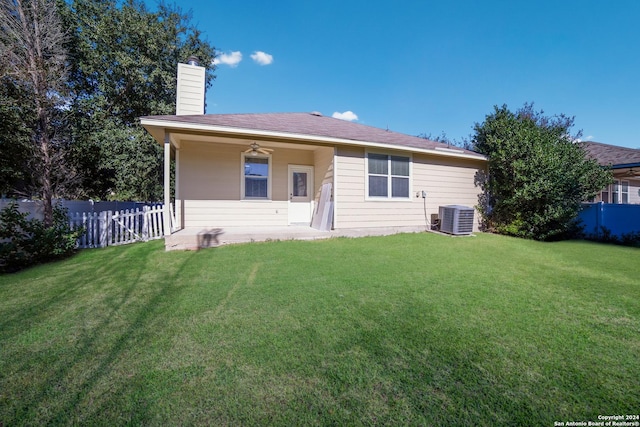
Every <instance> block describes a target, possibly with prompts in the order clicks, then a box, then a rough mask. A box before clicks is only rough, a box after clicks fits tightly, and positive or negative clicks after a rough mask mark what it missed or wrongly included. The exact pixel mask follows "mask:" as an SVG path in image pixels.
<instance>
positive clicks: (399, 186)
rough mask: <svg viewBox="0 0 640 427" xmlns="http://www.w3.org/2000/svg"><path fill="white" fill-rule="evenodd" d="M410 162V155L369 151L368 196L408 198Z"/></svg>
mask: <svg viewBox="0 0 640 427" xmlns="http://www.w3.org/2000/svg"><path fill="white" fill-rule="evenodd" d="M410 164H411V159H410V158H409V157H404V156H392V155H387V154H377V153H368V154H367V184H368V185H367V188H368V190H367V191H368V194H367V195H368V197H369V198H376V199H377V198H386V199H408V198H409V187H410V186H409V180H410V176H409V175H410Z"/></svg>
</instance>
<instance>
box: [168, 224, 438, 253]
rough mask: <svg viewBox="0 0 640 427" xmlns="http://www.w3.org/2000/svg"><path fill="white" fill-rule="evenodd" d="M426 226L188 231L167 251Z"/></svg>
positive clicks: (170, 242) (372, 233) (412, 229)
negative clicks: (321, 229) (325, 229)
mask: <svg viewBox="0 0 640 427" xmlns="http://www.w3.org/2000/svg"><path fill="white" fill-rule="evenodd" d="M424 231H427V229H426V227H375V228H373V227H372V228H352V229H342V230H331V231H320V230H316V229H314V228H311V227H306V226H297V225H292V226H287V227H224V228H204V229H203V228H185V229H183V230H180V231H177V232H175V233H173V234H172V235H171V236H167V237H165V249H166V250H167V251H172V250H197V249H204V248H212V247H217V246H222V245H229V244H237V243H251V242H267V241H274V240H318V239H330V238H333V237H365V236H388V235H392V234H398V233H420V232H424Z"/></svg>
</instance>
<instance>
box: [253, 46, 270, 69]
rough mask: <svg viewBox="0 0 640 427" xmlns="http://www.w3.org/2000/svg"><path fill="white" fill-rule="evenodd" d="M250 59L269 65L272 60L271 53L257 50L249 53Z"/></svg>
mask: <svg viewBox="0 0 640 427" xmlns="http://www.w3.org/2000/svg"><path fill="white" fill-rule="evenodd" d="M251 59H253V60H254V61H255V62H257V63H258V64H260V65H269V64H271V63H272V62H273V55H269V54H268V53H265V52H262V51H260V50H257V51H255V52H253V55H251Z"/></svg>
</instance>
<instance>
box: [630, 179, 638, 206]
mask: <svg viewBox="0 0 640 427" xmlns="http://www.w3.org/2000/svg"><path fill="white" fill-rule="evenodd" d="M638 191H640V181H639V180H634V179H630V180H629V203H632V204H634V205H640V193H638Z"/></svg>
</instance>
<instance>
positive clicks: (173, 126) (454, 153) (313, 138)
mask: <svg viewBox="0 0 640 427" xmlns="http://www.w3.org/2000/svg"><path fill="white" fill-rule="evenodd" d="M140 123H141V124H142V126H143V127H144V128H145V129H146V130H147V131H148V132H149V133H151V135H152V136H153V137H154V138H155V139H156V141H158V142H159V143H160V144H162V143H163V141H164V137H161V138H160V139H159V138H158V136H159V135H158V133H157V132H153V131H152V130H153V128H164V130H166V131H169V132H176V131H177V132H179V131H190V132H194V131H200V132H204V133H209V134H218V135H224V136H232V135H234V136H238V135H241V136H243V137H244V136H246V137H262V138H274V139H282V140H291V141H300V140H303V141H308V142H311V143H313V142H316V143H324V144H341V145H351V146H360V147H373V148H384V149H392V150H399V151H409V152H412V153H424V154H431V155H436V156H443V157H455V158H462V159H470V160H482V161H486V160H487V158H486V157H485V156H483V155H482V154H469V153H465V152H463V151H461V150H456V149H448V148H433V149H432V148H416V147H410V146H406V145H395V144H385V143H380V142H370V141H359V140H353V139H345V138H334V137H326V136H317V135H308V134H299V133H289V132H278V131H267V130H258V129H246V128H237V127H230V126H219V125H205V124H200V123H185V122H178V121H171V120H159V119H153V118H145V117H143V118H141V119H140Z"/></svg>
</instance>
